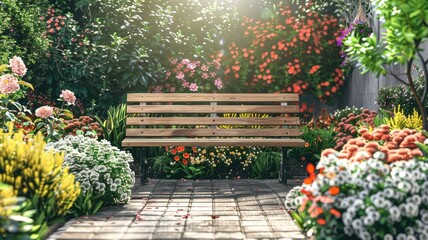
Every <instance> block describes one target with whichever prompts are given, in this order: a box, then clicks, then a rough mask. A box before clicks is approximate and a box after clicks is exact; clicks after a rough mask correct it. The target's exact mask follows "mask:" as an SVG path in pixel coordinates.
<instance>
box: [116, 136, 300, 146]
mask: <svg viewBox="0 0 428 240" xmlns="http://www.w3.org/2000/svg"><path fill="white" fill-rule="evenodd" d="M122 146H124V147H158V146H195V147H196V146H201V147H203V146H206V147H209V146H211V147H212V146H234V147H241V146H252V147H303V146H305V141H303V140H302V139H291V138H283V139H280V138H274V139H269V138H251V139H249V138H246V139H245V138H214V139H211V138H206V139H177V138H175V139H165V138H151V139H148V138H125V139H124V140H123V142H122Z"/></svg>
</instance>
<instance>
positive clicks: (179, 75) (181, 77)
mask: <svg viewBox="0 0 428 240" xmlns="http://www.w3.org/2000/svg"><path fill="white" fill-rule="evenodd" d="M176 78H177V79H180V80H183V79H184V73H183V72H179V73H178V74H177V76H176Z"/></svg>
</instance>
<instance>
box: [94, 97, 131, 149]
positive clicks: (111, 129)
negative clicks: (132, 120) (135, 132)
mask: <svg viewBox="0 0 428 240" xmlns="http://www.w3.org/2000/svg"><path fill="white" fill-rule="evenodd" d="M127 116H131V115H127V114H126V104H119V105H117V106H110V107H109V108H108V109H107V117H106V119H105V120H103V119H101V118H100V117H97V116H96V117H95V119H96V120H97V122H98V124H99V125H100V126H101V127H102V135H103V138H104V139H106V140H108V141H109V142H110V143H111V144H112V145H113V146H115V147H118V148H121V147H122V140H123V139H124V138H125V133H126V117H127Z"/></svg>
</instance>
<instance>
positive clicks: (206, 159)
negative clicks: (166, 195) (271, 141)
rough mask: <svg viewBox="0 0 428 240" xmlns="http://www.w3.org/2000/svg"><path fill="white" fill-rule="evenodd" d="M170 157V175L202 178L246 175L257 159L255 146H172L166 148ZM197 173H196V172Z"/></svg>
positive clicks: (257, 150)
mask: <svg viewBox="0 0 428 240" xmlns="http://www.w3.org/2000/svg"><path fill="white" fill-rule="evenodd" d="M166 150H167V154H168V157H169V158H170V159H172V161H171V163H170V165H171V166H172V167H171V169H170V171H172V172H171V175H170V177H180V176H182V175H180V174H181V173H185V175H184V177H186V178H203V177H210V176H220V177H226V178H228V177H238V176H239V177H240V176H243V175H246V174H247V173H248V170H249V169H250V168H251V165H252V163H253V162H254V161H255V160H256V159H257V156H258V154H259V153H260V149H259V148H256V147H232V146H227V147H212V148H204V147H188V148H186V147H183V146H179V147H172V148H167V149H166ZM198 169H199V170H198ZM196 173H197V174H196Z"/></svg>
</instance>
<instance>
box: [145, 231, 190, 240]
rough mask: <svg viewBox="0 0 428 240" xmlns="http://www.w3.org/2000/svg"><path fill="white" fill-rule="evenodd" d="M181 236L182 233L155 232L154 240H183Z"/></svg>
mask: <svg viewBox="0 0 428 240" xmlns="http://www.w3.org/2000/svg"><path fill="white" fill-rule="evenodd" d="M181 235H182V233H181V232H155V233H154V234H153V236H152V239H181ZM140 239H143V238H140Z"/></svg>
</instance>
